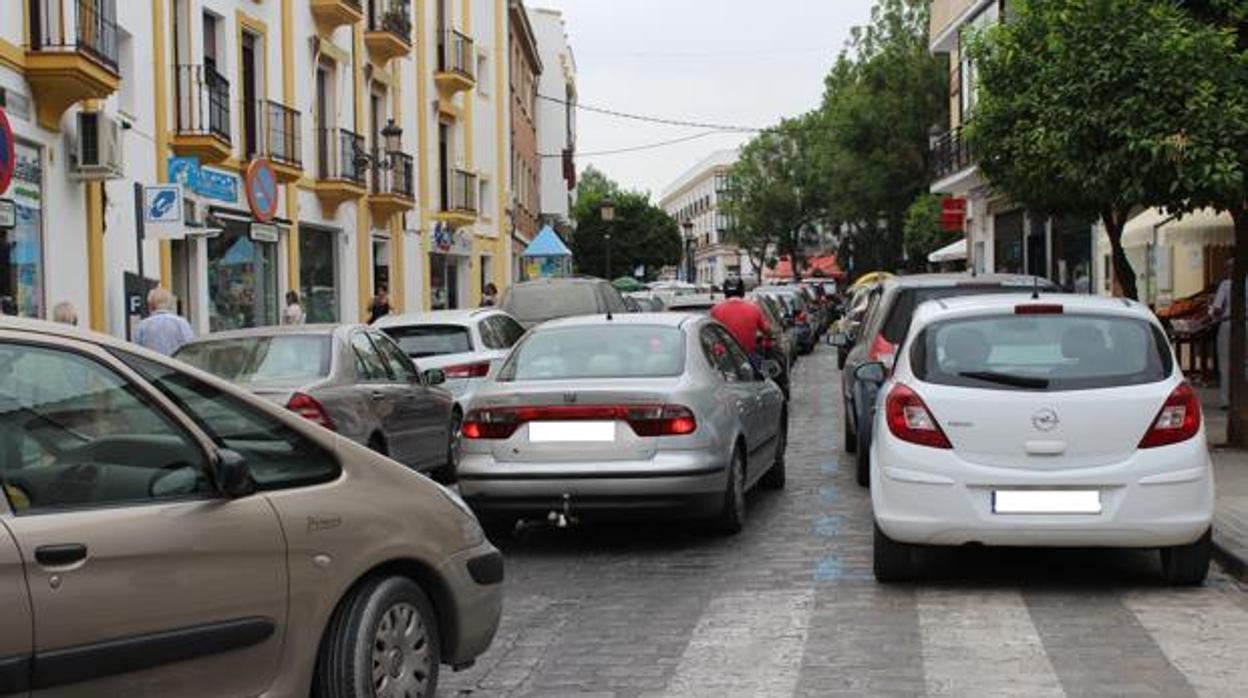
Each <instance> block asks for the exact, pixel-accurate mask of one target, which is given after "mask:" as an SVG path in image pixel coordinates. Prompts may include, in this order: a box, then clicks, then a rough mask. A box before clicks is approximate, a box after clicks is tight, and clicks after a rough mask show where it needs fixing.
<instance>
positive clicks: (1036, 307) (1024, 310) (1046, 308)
mask: <svg viewBox="0 0 1248 698" xmlns="http://www.w3.org/2000/svg"><path fill="white" fill-rule="evenodd" d="M1064 310H1065V309H1064V308H1063V307H1062V306H1061V305H1059V304H1057V303H1026V304H1021V305H1016V306H1014V314H1015V315H1061V314H1062V312H1063V311H1064Z"/></svg>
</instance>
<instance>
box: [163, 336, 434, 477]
mask: <svg viewBox="0 0 1248 698" xmlns="http://www.w3.org/2000/svg"><path fill="white" fill-rule="evenodd" d="M175 358H177V359H180V360H182V361H185V362H187V363H189V364H191V365H192V366H195V367H196V368H199V369H203V370H205V371H208V372H209V373H213V374H215V375H217V376H220V377H222V378H224V379H226V380H228V381H230V382H232V383H234V384H236V385H238V386H239V387H242V388H244V389H246V390H249V391H251V392H252V393H254V394H256V395H258V396H259V397H262V398H264V399H266V400H269V401H270V402H274V403H277V404H279V405H282V406H284V407H286V408H288V409H290V410H291V411H293V412H295V413H297V414H299V415H301V416H303V417H305V418H307V419H309V420H311V421H313V422H316V423H317V424H320V425H321V426H323V427H325V428H327V429H330V430H332V431H335V432H338V433H339V434H341V435H343V436H345V437H347V438H349V439H351V440H352V441H355V442H356V443H359V444H363V445H365V446H368V447H369V448H371V449H373V450H374V451H377V452H378V453H381V454H383V455H387V456H390V457H391V458H393V459H395V460H397V461H399V462H400V463H403V464H405V465H407V466H409V467H411V468H415V469H416V470H420V471H425V472H431V471H432V472H437V473H438V474H445V473H450V472H453V470H454V450H455V449H454V448H453V444H452V429H451V409H452V407H453V399H452V397H451V394H450V392H448V391H446V390H444V389H443V388H441V387H439V385H440V384H441V383H443V382H444V381H445V380H446V378H445V376H444V375H443V374H442V372H441V371H439V370H437V369H432V370H430V371H426V372H424V373H423V374H422V373H421V372H420V371H419V369H418V368H417V367H416V364H415V363H414V362H413V361H412V360H411V359H410V358H409V357H408V356H407V355H406V354H404V353H403V351H402V350H401V349H399V347H398V345H396V344H395V343H394V341H393V340H391V339H390V338H389V337H387V336H386V335H385V334H383V333H382V332H380V331H378V330H375V329H373V328H370V327H368V326H365V325H299V326H291V327H262V328H256V329H249V330H238V331H234V332H220V333H216V334H213V335H210V336H208V337H205V338H203V339H200V340H197V341H195V342H191V343H190V344H187V345H186V346H184V347H182V348H181V349H180V350H178V353H177V354H175Z"/></svg>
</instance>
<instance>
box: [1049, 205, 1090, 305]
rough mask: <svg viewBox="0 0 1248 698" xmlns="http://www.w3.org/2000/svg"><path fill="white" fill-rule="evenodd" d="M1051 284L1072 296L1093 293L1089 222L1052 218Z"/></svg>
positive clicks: (1067, 218)
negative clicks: (1053, 282) (1054, 282)
mask: <svg viewBox="0 0 1248 698" xmlns="http://www.w3.org/2000/svg"><path fill="white" fill-rule="evenodd" d="M1053 261H1054V270H1053V274H1054V279H1053V280H1054V281H1056V282H1057V284H1058V285H1059V286H1061V287H1062V289H1063V290H1065V291H1068V292H1073V293H1091V292H1092V222H1091V221H1089V220H1086V219H1082V218H1077V217H1070V216H1064V217H1061V218H1055V219H1053Z"/></svg>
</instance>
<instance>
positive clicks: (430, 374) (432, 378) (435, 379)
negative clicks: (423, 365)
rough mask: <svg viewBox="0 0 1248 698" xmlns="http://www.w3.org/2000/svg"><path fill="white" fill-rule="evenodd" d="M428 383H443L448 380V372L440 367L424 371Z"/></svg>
mask: <svg viewBox="0 0 1248 698" xmlns="http://www.w3.org/2000/svg"><path fill="white" fill-rule="evenodd" d="M424 377H425V384H426V385H442V384H443V383H445V382H446V373H445V372H443V371H442V369H440V368H431V369H429V370H427V371H425V373H424Z"/></svg>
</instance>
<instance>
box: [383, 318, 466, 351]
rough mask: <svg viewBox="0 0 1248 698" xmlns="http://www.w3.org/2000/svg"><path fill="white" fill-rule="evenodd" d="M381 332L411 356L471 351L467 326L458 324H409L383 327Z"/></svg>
mask: <svg viewBox="0 0 1248 698" xmlns="http://www.w3.org/2000/svg"><path fill="white" fill-rule="evenodd" d="M382 332H385V333H386V334H388V335H390V338H391V339H393V340H394V341H396V342H398V343H399V348H400V349H402V350H403V353H405V354H407V355H408V356H411V357H413V358H417V359H419V358H422V357H425V356H438V355H439V354H463V353H466V352H470V351H472V337H471V336H470V335H469V334H468V328H467V327H462V326H460V325H409V326H407V327H384V328H382Z"/></svg>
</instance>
